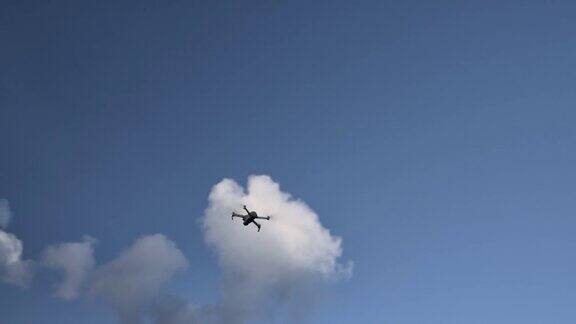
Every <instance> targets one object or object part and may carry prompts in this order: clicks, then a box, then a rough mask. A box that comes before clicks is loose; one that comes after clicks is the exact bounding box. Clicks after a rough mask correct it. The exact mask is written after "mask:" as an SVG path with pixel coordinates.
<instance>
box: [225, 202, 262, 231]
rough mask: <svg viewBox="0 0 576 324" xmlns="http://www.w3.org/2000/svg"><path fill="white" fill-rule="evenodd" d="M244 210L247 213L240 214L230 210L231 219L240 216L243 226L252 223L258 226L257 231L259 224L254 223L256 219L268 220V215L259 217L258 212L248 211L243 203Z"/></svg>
mask: <svg viewBox="0 0 576 324" xmlns="http://www.w3.org/2000/svg"><path fill="white" fill-rule="evenodd" d="M244 210H245V211H246V212H247V213H248V214H247V215H240V214H236V213H234V212H232V217H231V218H232V220H234V217H240V218H242V220H243V223H242V224H244V226H248V224H250V223H254V225H256V226H257V227H258V232H260V226H261V225H260V224H258V223H256V219H265V220H270V216H266V217H260V216H258V214H256V212H255V211H249V210H248V208H246V205H244Z"/></svg>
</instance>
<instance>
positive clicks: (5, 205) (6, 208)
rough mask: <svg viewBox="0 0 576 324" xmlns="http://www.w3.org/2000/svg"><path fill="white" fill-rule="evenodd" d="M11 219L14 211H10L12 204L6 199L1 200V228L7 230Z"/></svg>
mask: <svg viewBox="0 0 576 324" xmlns="http://www.w3.org/2000/svg"><path fill="white" fill-rule="evenodd" d="M11 218H12V211H11V210H10V203H9V202H8V200H6V199H0V227H1V228H6V226H8V223H10V219H11Z"/></svg>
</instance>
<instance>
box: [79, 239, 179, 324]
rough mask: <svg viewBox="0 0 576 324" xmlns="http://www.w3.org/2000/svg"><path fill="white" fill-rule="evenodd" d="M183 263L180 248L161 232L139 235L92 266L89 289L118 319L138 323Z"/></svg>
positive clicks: (126, 322) (128, 322)
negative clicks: (113, 256)
mask: <svg viewBox="0 0 576 324" xmlns="http://www.w3.org/2000/svg"><path fill="white" fill-rule="evenodd" d="M187 266H188V261H187V260H186V258H185V257H184V255H183V254H182V252H181V251H180V250H179V249H178V247H177V246H176V244H175V243H174V242H172V241H170V240H169V239H167V238H166V237H165V236H164V235H161V234H155V235H149V236H143V237H141V238H139V239H137V240H136V242H134V244H133V245H132V246H131V247H129V248H128V249H126V250H125V251H124V252H122V253H121V254H120V256H119V257H117V258H116V259H114V260H112V261H110V262H108V263H106V264H104V265H102V266H100V267H99V268H97V269H96V271H95V272H94V276H93V279H92V282H91V284H90V293H91V295H93V296H99V297H101V298H102V299H103V300H104V301H106V302H107V303H108V304H110V305H111V306H112V307H113V308H114V309H115V310H116V311H117V312H118V316H119V318H120V321H121V323H123V324H136V323H141V322H142V318H143V316H144V315H145V313H147V312H148V310H149V308H150V307H151V306H152V304H153V302H154V300H155V299H156V298H158V297H159V296H160V294H161V291H162V289H163V287H164V286H165V285H166V283H167V282H168V281H169V280H170V279H171V278H172V277H173V276H174V275H175V274H176V273H177V272H179V271H182V270H184V269H185V268H186V267H187Z"/></svg>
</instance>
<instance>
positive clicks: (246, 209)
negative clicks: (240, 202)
mask: <svg viewBox="0 0 576 324" xmlns="http://www.w3.org/2000/svg"><path fill="white" fill-rule="evenodd" d="M244 210H245V211H246V212H247V213H248V215H250V211H249V210H248V208H246V205H244Z"/></svg>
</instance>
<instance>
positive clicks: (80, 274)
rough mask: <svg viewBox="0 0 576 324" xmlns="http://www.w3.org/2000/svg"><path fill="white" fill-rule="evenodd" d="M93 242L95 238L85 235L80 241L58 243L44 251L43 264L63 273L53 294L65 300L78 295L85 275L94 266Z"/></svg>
mask: <svg viewBox="0 0 576 324" xmlns="http://www.w3.org/2000/svg"><path fill="white" fill-rule="evenodd" d="M95 243H96V240H95V239H93V238H91V237H88V236H87V237H84V239H83V241H82V242H70V243H60V244H57V245H52V246H49V247H48V248H47V249H46V250H45V251H44V253H43V255H42V263H43V264H44V266H46V267H48V268H50V269H54V270H58V271H61V272H63V275H64V278H63V280H62V282H61V283H60V284H59V285H58V286H57V288H56V292H55V296H57V297H59V298H62V299H66V300H73V299H76V298H77V297H78V295H79V293H80V290H81V288H82V285H83V283H84V281H85V279H86V277H87V276H88V274H89V273H90V272H91V271H92V269H93V268H94V256H93V254H94V244H95Z"/></svg>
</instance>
